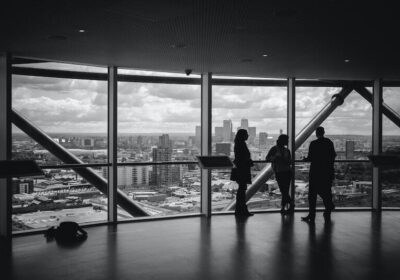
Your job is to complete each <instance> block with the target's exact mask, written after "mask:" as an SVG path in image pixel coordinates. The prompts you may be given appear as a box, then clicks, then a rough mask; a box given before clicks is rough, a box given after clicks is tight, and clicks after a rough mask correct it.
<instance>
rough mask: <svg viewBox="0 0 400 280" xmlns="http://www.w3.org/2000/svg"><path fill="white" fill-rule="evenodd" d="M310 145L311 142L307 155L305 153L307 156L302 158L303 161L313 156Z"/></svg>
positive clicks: (309, 159)
mask: <svg viewBox="0 0 400 280" xmlns="http://www.w3.org/2000/svg"><path fill="white" fill-rule="evenodd" d="M312 146H313V142H311V143H310V146H309V147H308V155H307V157H305V158H303V161H311V160H312V157H313V154H312V150H313V148H312Z"/></svg>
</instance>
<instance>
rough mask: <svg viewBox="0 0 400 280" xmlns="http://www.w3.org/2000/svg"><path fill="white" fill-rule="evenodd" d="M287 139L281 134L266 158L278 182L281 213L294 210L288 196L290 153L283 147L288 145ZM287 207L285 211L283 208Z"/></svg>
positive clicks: (290, 175)
mask: <svg viewBox="0 0 400 280" xmlns="http://www.w3.org/2000/svg"><path fill="white" fill-rule="evenodd" d="M288 141H289V138H288V136H287V135H286V134H281V135H279V137H278V140H277V141H276V146H273V147H272V148H271V149H270V150H269V152H268V155H267V157H266V158H265V159H266V160H267V161H271V162H272V169H273V170H274V173H275V179H276V181H277V182H278V186H279V190H280V191H281V194H282V202H281V213H282V214H286V213H291V212H293V210H294V204H293V201H292V199H291V198H290V195H289V188H290V182H291V179H292V170H291V159H292V156H291V154H290V151H289V149H288V148H286V147H285V146H286V145H287V144H288ZM286 206H289V207H288V209H287V210H286V209H285V207H286Z"/></svg>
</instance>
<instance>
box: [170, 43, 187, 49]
mask: <svg viewBox="0 0 400 280" xmlns="http://www.w3.org/2000/svg"><path fill="white" fill-rule="evenodd" d="M170 47H171V48H173V49H185V48H186V44H185V43H177V44H172V45H171V46H170Z"/></svg>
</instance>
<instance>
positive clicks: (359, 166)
mask: <svg viewBox="0 0 400 280" xmlns="http://www.w3.org/2000/svg"><path fill="white" fill-rule="evenodd" d="M339 91H340V88H321V87H315V88H308V87H307V88H306V87H298V88H296V132H297V133H301V130H302V129H303V128H304V127H305V126H306V125H307V124H308V123H309V122H310V121H311V120H312V118H313V117H314V116H315V115H317V114H318V113H319V112H320V111H321V110H322V109H323V107H324V106H325V105H326V104H328V103H329V102H330V101H331V99H332V96H333V95H334V94H336V93H338V92H339ZM322 126H323V127H324V128H325V133H326V135H325V136H326V137H328V138H329V139H331V140H332V142H333V144H334V146H335V150H336V153H337V157H336V160H339V161H342V162H340V163H336V165H335V180H334V182H333V189H332V191H333V193H334V194H336V193H346V196H345V197H346V199H344V200H340V203H339V196H338V197H336V196H335V197H334V199H335V200H337V202H338V203H337V204H338V207H341V206H360V207H361V206H363V207H370V206H371V203H370V202H371V196H372V193H371V192H369V191H368V192H366V191H365V192H363V191H364V190H366V189H367V188H366V187H363V188H358V187H354V186H355V185H357V184H359V182H363V184H364V185H369V186H371V182H372V179H371V178H372V177H371V175H372V174H371V167H370V166H369V165H368V164H366V161H367V160H368V157H367V156H368V154H370V153H371V150H372V106H371V104H370V103H369V102H367V101H366V100H365V99H364V98H362V97H361V96H360V95H359V94H358V93H357V92H355V91H353V92H351V93H350V94H349V95H348V96H347V97H346V98H345V100H344V103H343V104H342V105H341V106H339V107H337V108H336V109H335V111H333V112H332V113H331V115H330V116H329V117H328V118H327V119H326V120H325V121H324V122H323V123H322ZM315 139H316V137H315V133H314V132H313V134H312V135H311V136H310V137H309V138H308V139H307V140H306V141H305V142H304V143H303V144H302V145H301V146H300V148H299V149H298V150H297V151H296V160H298V161H297V162H296V173H295V179H296V182H295V185H296V205H297V206H298V207H302V206H305V205H306V204H307V203H308V202H307V200H306V199H305V196H304V195H305V194H307V193H308V172H309V164H308V163H305V162H301V160H302V159H303V158H304V157H306V156H307V154H308V147H309V144H310V142H311V141H312V140H315ZM357 160H360V161H361V162H356V161H357ZM355 174H356V175H355ZM342 177H343V178H344V179H341V178H342ZM364 185H363V186H364ZM341 198H343V197H342V196H341Z"/></svg>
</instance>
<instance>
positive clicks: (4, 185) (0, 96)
mask: <svg viewBox="0 0 400 280" xmlns="http://www.w3.org/2000/svg"><path fill="white" fill-rule="evenodd" d="M10 112H11V55H10V54H7V53H0V160H10V159H11V120H10ZM11 196H12V192H11V179H10V178H0V237H1V238H2V239H3V238H4V239H6V240H9V239H11V226H12V225H11V210H12V208H11V199H12V197H11Z"/></svg>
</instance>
